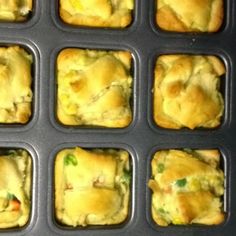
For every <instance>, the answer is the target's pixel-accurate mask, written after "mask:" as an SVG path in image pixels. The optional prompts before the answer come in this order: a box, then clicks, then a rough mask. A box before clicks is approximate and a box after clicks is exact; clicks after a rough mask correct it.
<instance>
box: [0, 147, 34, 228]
mask: <svg viewBox="0 0 236 236" xmlns="http://www.w3.org/2000/svg"><path fill="white" fill-rule="evenodd" d="M30 209H31V157H30V156H29V154H28V153H27V152H26V151H25V150H20V149H19V150H10V151H8V152H7V153H6V154H1V155H0V228H3V229H4V228H11V227H17V226H18V227H22V226H24V225H25V224H26V223H27V222H28V220H29V215H30Z"/></svg>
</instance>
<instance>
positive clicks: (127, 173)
mask: <svg viewBox="0 0 236 236" xmlns="http://www.w3.org/2000/svg"><path fill="white" fill-rule="evenodd" d="M130 180H131V171H130V170H129V171H128V170H124V174H123V176H122V177H121V182H123V183H127V184H129V183H130Z"/></svg>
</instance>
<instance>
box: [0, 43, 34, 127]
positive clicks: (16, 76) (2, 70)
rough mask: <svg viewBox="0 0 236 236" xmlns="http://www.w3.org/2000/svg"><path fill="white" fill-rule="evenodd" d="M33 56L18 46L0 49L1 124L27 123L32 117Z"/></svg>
mask: <svg viewBox="0 0 236 236" xmlns="http://www.w3.org/2000/svg"><path fill="white" fill-rule="evenodd" d="M31 64H32V56H31V55H30V54H28V53H27V52H26V51H25V50H24V49H23V48H20V47H18V46H11V47H0V123H21V124H24V123H27V122H28V120H29V118H30V116H31V102H32V91H31V82H32V78H31Z"/></svg>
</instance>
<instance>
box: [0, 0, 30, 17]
mask: <svg viewBox="0 0 236 236" xmlns="http://www.w3.org/2000/svg"><path fill="white" fill-rule="evenodd" d="M31 10H32V0H0V21H1V20H3V21H23V20H26V19H27V15H28V14H29V12H30V11H31Z"/></svg>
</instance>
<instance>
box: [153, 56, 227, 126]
mask: <svg viewBox="0 0 236 236" xmlns="http://www.w3.org/2000/svg"><path fill="white" fill-rule="evenodd" d="M224 74H225V67H224V64H223V63H222V62H221V61H220V60H219V59H218V58H217V57H215V56H190V55H163V56H160V57H159V58H158V60H157V63H156V67H155V81H154V107H153V109H154V120H155V122H156V123H157V125H159V126H161V127H163V128H170V129H180V128H182V127H188V128H190V129H194V128H196V127H205V128H214V127H217V126H218V125H219V124H220V120H221V117H222V115H223V110H224V102H223V98H222V95H221V93H220V92H219V83H220V82H219V81H220V76H222V75H224Z"/></svg>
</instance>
